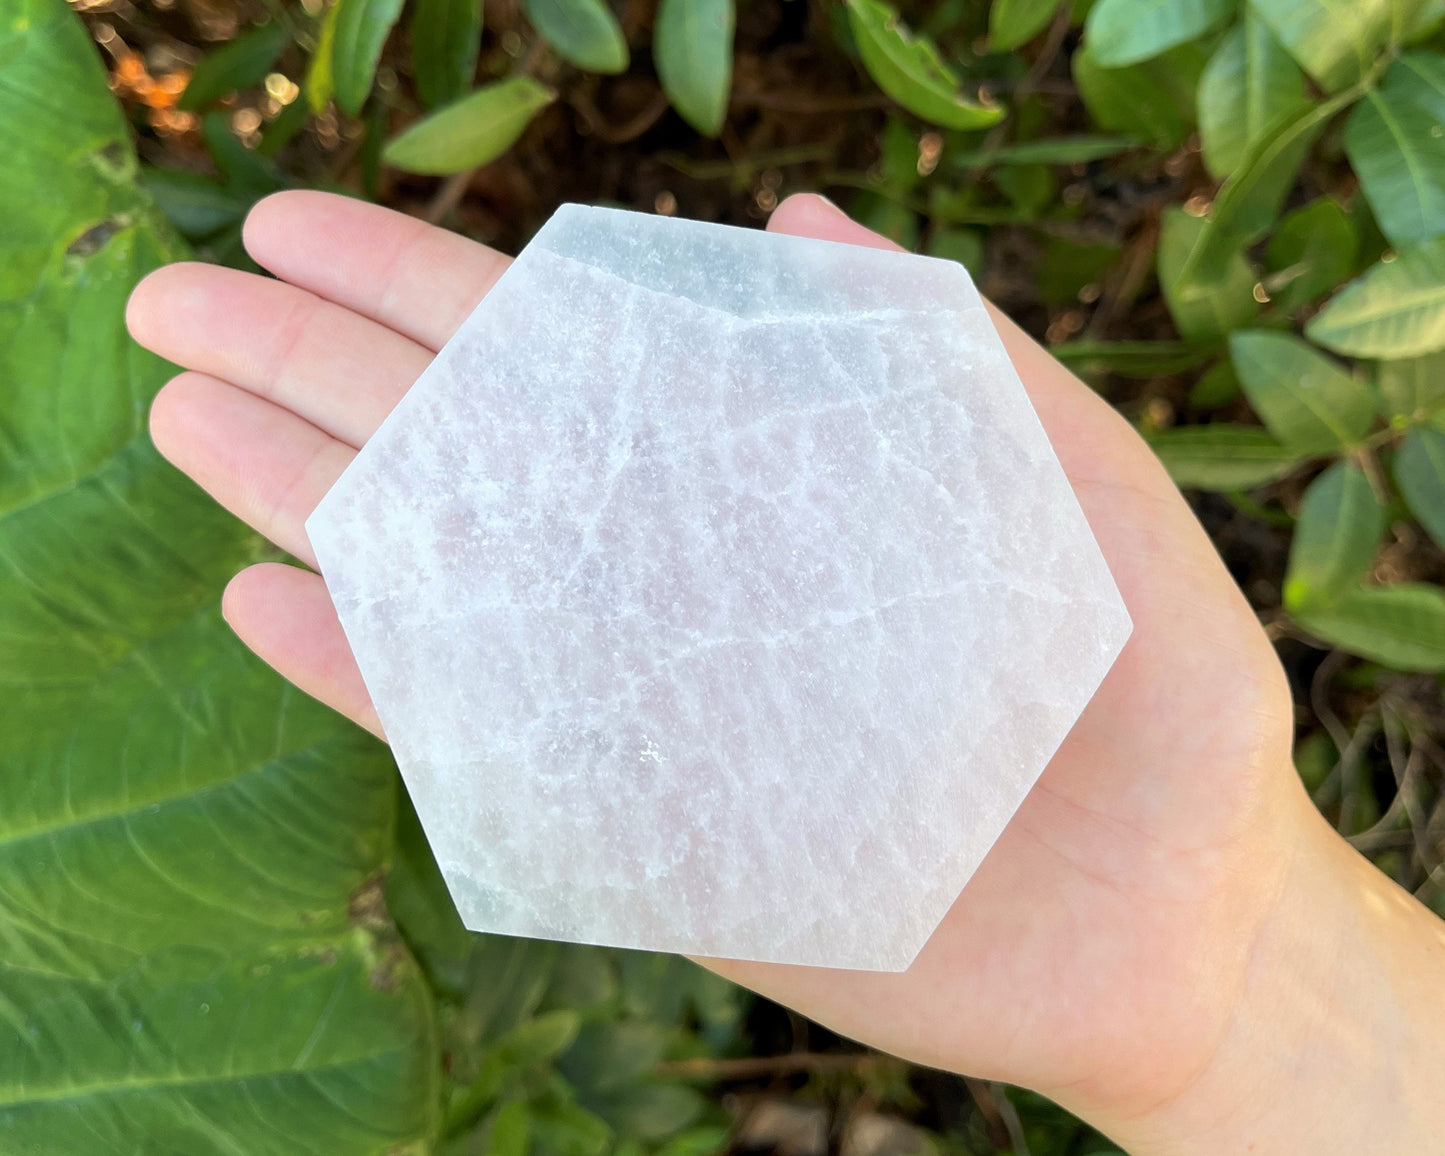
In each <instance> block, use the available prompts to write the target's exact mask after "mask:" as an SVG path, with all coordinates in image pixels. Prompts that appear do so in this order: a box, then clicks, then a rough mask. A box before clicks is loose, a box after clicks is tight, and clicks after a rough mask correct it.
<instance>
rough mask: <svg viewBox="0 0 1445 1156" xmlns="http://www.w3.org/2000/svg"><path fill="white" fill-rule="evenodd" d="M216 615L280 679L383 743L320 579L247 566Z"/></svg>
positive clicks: (291, 569) (286, 569) (276, 566)
mask: <svg viewBox="0 0 1445 1156" xmlns="http://www.w3.org/2000/svg"><path fill="white" fill-rule="evenodd" d="M221 613H222V614H224V615H225V617H226V621H227V622H229V623H230V624H231V629H232V630H234V631H235V632H236V634H237V636H238V637H239V638H240V639H241V641H242V642H244V643H245V644H246V645H247V646H249V647H250V648H251V649H252V650H254V651H255V652H256V653H257V654H258V655H260V657H261V658H262V659H264V660H265V661H266V662H267V663H269V664H270V665H271V666H273V667H275V669H276V671H277V672H278V673H279V674H281V675H282V676H283V677H285V678H286V679H289V680H290V681H291V682H293V683H295V684H296V685H297V686H298V687H300V688H301V689H302V690H304V691H305V692H306V693H307V694H309V695H311V697H312V698H316V699H320V700H321V701H322V702H324V703H325V704H326V705H327V706H329V707H332V708H333V709H335V710H338V711H340V712H341V713H342V714H344V715H345V716H346V717H347V718H349V719H351V720H352V721H353V722H356V723H359V724H360V725H361V726H364V727H365V728H366V729H367V730H369V731H371V732H372V734H375V735H378V736H380V737H385V736H384V735H382V731H381V722H380V720H378V719H377V717H376V709H375V708H374V707H373V706H372V705H371V697H370V696H369V695H368V694H367V693H366V686H365V685H364V684H363V683H362V681H361V671H359V670H358V669H357V668H356V660H355V659H354V658H352V656H351V648H350V647H349V646H348V645H347V644H346V636H345V635H344V634H343V633H342V632H341V623H340V622H339V621H338V620H337V618H336V610H335V608H334V607H333V606H332V605H331V595H330V594H328V593H327V592H326V584H325V583H324V582H322V581H321V578H320V576H319V575H317V574H312V573H310V572H309V571H306V570H299V569H297V568H296V567H295V566H283V565H281V564H280V563H279V562H265V563H262V564H261V565H259V566H252V567H250V568H249V569H246V570H242V571H241V572H240V573H239V574H237V575H236V576H235V577H234V578H233V579H231V584H230V585H229V586H227V587H226V593H225V594H224V595H223V596H222V598H221Z"/></svg>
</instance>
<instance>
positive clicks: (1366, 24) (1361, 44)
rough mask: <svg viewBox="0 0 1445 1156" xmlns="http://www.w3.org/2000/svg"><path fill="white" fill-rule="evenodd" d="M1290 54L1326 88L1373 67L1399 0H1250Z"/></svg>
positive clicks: (1352, 80) (1387, 37)
mask: <svg viewBox="0 0 1445 1156" xmlns="http://www.w3.org/2000/svg"><path fill="white" fill-rule="evenodd" d="M1249 3H1250V5H1251V6H1252V7H1253V9H1254V10H1255V11H1256V12H1258V13H1259V15H1260V16H1261V17H1262V18H1263V19H1264V21H1265V22H1266V23H1267V24H1268V25H1269V26H1270V28H1271V29H1273V30H1274V34H1275V35H1276V36H1277V37H1279V39H1280V42H1281V43H1282V44H1283V45H1284V46H1285V48H1287V49H1288V50H1289V53H1290V55H1291V56H1293V57H1294V58H1295V59H1296V60H1297V61H1299V63H1300V66H1301V67H1302V68H1303V69H1304V70H1305V71H1306V72H1308V73H1309V74H1310V75H1311V76H1312V77H1314V78H1315V80H1317V81H1319V83H1320V85H1321V86H1322V87H1323V88H1324V89H1325V90H1326V91H1328V92H1333V91H1335V90H1336V89H1339V88H1343V87H1345V86H1346V85H1348V84H1354V83H1355V82H1356V81H1358V80H1360V79H1361V78H1362V77H1364V76H1365V75H1366V73H1368V72H1369V70H1370V67H1371V65H1373V64H1374V62H1375V58H1376V57H1377V56H1378V55H1379V53H1380V50H1381V49H1382V48H1384V47H1385V46H1386V45H1387V44H1388V43H1389V42H1390V37H1391V33H1392V30H1393V25H1394V20H1395V9H1396V5H1397V3H1398V0H1249Z"/></svg>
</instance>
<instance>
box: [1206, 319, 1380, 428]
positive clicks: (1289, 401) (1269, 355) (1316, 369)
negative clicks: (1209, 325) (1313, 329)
mask: <svg viewBox="0 0 1445 1156" xmlns="http://www.w3.org/2000/svg"><path fill="white" fill-rule="evenodd" d="M1229 351H1230V354H1231V355H1232V357H1233V359H1234V371H1235V373H1237V374H1238V375H1239V382H1240V384H1241V385H1242V386H1243V387H1244V393H1245V396H1246V397H1248V398H1249V403H1250V405H1252V406H1253V407H1254V411H1255V413H1257V414H1259V416H1260V419H1261V420H1262V421H1263V422H1264V424H1265V425H1266V426H1267V427H1268V428H1269V431H1270V433H1272V434H1274V436H1275V437H1277V438H1279V440H1280V441H1282V442H1284V443H1285V444H1286V445H1289V446H1293V447H1294V448H1295V449H1297V450H1299V451H1300V452H1301V453H1328V452H1329V451H1331V450H1336V449H1339V448H1341V447H1342V446H1348V445H1351V444H1353V443H1355V442H1358V441H1359V440H1360V439H1362V438H1363V437H1364V436H1365V435H1366V434H1367V433H1369V432H1370V426H1371V425H1372V424H1373V423H1374V420H1375V398H1374V395H1373V394H1372V393H1371V392H1370V390H1369V388H1368V387H1367V386H1366V385H1364V384H1363V383H1362V382H1359V381H1356V380H1355V379H1354V378H1353V377H1351V376H1350V375H1349V374H1348V373H1346V372H1345V370H1344V369H1342V368H1341V367H1340V366H1339V365H1338V364H1336V363H1335V362H1334V361H1332V360H1331V359H1330V358H1328V357H1326V356H1324V354H1322V353H1320V352H1319V351H1318V350H1316V349H1312V348H1311V347H1310V346H1309V345H1307V344H1306V343H1305V342H1303V341H1301V340H1300V339H1299V338H1298V337H1295V336H1294V335H1293V334H1289V333H1277V332H1275V331H1273V330H1269V329H1254V330H1247V331H1245V332H1242V333H1236V334H1234V335H1233V336H1232V337H1231V338H1230V339H1229Z"/></svg>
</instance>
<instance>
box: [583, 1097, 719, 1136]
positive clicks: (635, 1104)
mask: <svg viewBox="0 0 1445 1156" xmlns="http://www.w3.org/2000/svg"><path fill="white" fill-rule="evenodd" d="M583 1103H584V1104H587V1106H588V1107H590V1108H591V1109H592V1110H593V1111H594V1112H596V1113H597V1115H598V1116H600V1117H601V1118H602V1119H604V1120H606V1121H607V1122H608V1123H609V1124H611V1125H612V1127H613V1129H614V1130H615V1131H616V1132H617V1134H618V1135H619V1136H625V1137H628V1138H631V1139H634V1140H641V1141H644V1142H651V1143H656V1142H657V1141H659V1140H665V1139H667V1138H668V1137H669V1136H671V1135H673V1134H674V1133H676V1132H679V1131H681V1130H682V1129H684V1128H686V1127H687V1126H688V1125H690V1124H692V1123H693V1122H694V1121H696V1120H697V1118H698V1117H699V1116H700V1115H702V1109H703V1099H702V1097H701V1096H700V1095H699V1094H698V1093H697V1092H696V1091H695V1090H693V1089H692V1088H689V1087H687V1086H685V1085H683V1084H675V1083H640V1084H631V1085H628V1086H627V1087H624V1088H621V1089H619V1090H618V1091H616V1092H614V1093H612V1094H611V1095H610V1096H607V1097H605V1098H603V1099H600V1100H598V1101H597V1102H596V1103H588V1101H587V1099H586V1098H585V1097H584V1098H583Z"/></svg>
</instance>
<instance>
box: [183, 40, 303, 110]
mask: <svg viewBox="0 0 1445 1156" xmlns="http://www.w3.org/2000/svg"><path fill="white" fill-rule="evenodd" d="M290 39H291V38H290V37H289V36H288V35H287V33H286V29H285V28H284V27H282V26H281V25H280V24H262V25H260V26H259V27H256V28H251V29H248V30H247V31H245V32H243V33H241V35H240V36H238V37H236V39H235V40H233V41H231V43H229V44H227V45H226V46H225V47H224V48H221V49H218V50H217V51H215V52H212V53H210V54H208V55H207V56H205V57H203V58H202V59H201V61H200V63H199V64H197V65H196V70H195V71H194V72H193V73H191V79H190V83H188V84H187V85H186V91H185V92H183V93H181V98H180V100H179V101H177V102H176V107H177V108H186V109H192V108H200V107H201V106H202V105H205V104H210V103H211V101H213V100H219V99H220V98H221V97H223V96H227V95H229V94H230V93H233V92H235V91H236V90H237V89H241V88H249V87H250V86H251V85H253V84H255V83H257V82H258V81H259V80H261V78H262V77H264V76H265V75H266V74H267V73H268V72H270V71H271V66H272V65H274V64H275V63H276V61H278V60H280V59H281V53H282V52H284V51H285V50H286V45H287V44H288V43H290Z"/></svg>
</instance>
